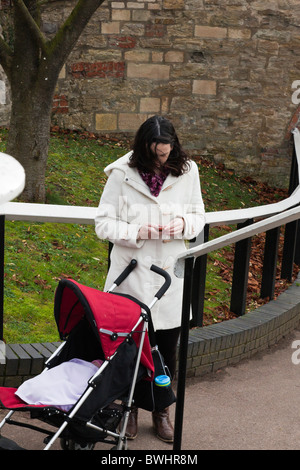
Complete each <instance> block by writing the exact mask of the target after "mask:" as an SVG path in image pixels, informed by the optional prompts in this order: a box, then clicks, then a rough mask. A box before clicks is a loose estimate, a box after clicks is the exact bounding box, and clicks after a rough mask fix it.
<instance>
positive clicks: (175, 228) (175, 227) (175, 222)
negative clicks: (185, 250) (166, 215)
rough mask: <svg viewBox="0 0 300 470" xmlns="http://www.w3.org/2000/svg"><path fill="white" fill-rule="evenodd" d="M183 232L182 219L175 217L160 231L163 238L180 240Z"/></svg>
mask: <svg viewBox="0 0 300 470" xmlns="http://www.w3.org/2000/svg"><path fill="white" fill-rule="evenodd" d="M183 230H184V220H183V218H182V217H175V219H172V220H171V222H170V223H169V224H168V225H165V226H164V227H163V230H162V235H163V238H165V237H169V238H180V237H179V235H182V232H183Z"/></svg>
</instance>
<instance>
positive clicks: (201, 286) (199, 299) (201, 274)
mask: <svg viewBox="0 0 300 470" xmlns="http://www.w3.org/2000/svg"><path fill="white" fill-rule="evenodd" d="M208 235H209V225H208V224H207V225H205V227H204V240H203V242H204V243H205V242H207V241H208ZM206 266H207V255H203V256H199V257H198V258H196V261H195V265H194V270H193V282H192V312H193V319H192V321H191V326H203V311H204V297H205V281H206Z"/></svg>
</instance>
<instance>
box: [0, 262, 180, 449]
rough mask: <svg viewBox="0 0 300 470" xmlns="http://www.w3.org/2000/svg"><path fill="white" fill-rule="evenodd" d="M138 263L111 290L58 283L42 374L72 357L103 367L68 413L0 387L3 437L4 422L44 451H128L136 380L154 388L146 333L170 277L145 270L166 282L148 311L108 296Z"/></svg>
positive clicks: (1, 445) (4, 443)
mask: <svg viewBox="0 0 300 470" xmlns="http://www.w3.org/2000/svg"><path fill="white" fill-rule="evenodd" d="M136 265H137V262H136V261H135V260H132V261H131V263H130V264H129V265H128V266H127V268H126V269H125V270H124V271H123V272H122V273H121V274H120V276H119V277H118V278H117V279H116V281H115V282H114V284H113V285H112V287H111V288H110V289H109V291H108V292H101V291H98V290H97V289H94V288H91V287H87V286H83V285H81V284H79V283H77V282H76V281H74V280H72V279H62V280H60V281H59V283H58V286H57V289H56V292H55V298H54V315H55V320H56V324H57V328H58V332H59V334H60V338H61V340H62V343H61V345H60V346H59V347H58V348H57V350H56V351H55V352H54V353H53V354H52V356H51V357H50V358H49V359H48V360H47V361H46V363H45V370H46V371H47V370H49V369H51V368H53V367H55V366H58V365H60V364H62V363H65V362H66V361H70V360H72V359H74V358H78V359H80V360H84V361H93V360H95V359H100V360H101V362H102V364H101V366H100V368H99V369H97V371H96V373H95V374H94V375H93V376H92V377H91V378H90V380H89V381H88V383H87V386H86V388H85V391H84V392H83V394H82V395H81V396H80V398H79V399H78V400H77V402H76V403H75V404H74V405H73V406H72V407H71V409H70V410H69V411H68V412H66V411H63V410H62V409H61V408H60V407H59V406H53V405H51V406H49V405H47V404H45V405H37V404H34V405H31V404H27V403H25V402H24V401H22V400H21V399H20V398H18V396H17V395H16V393H15V392H16V390H17V389H16V388H9V387H0V403H1V405H2V406H3V407H4V408H6V409H8V410H9V412H8V414H7V415H6V417H5V418H4V419H3V420H2V422H1V423H0V431H1V429H2V428H3V426H4V424H13V425H17V426H25V427H27V428H30V429H34V430H36V431H39V432H42V433H44V434H46V435H47V437H46V438H45V439H44V443H45V444H46V446H45V448H44V450H48V449H50V447H51V446H52V445H53V444H54V442H55V441H56V440H57V439H59V440H60V445H61V448H62V449H63V450H92V449H93V448H94V446H95V444H96V443H98V442H103V443H106V444H109V445H112V449H116V450H126V449H127V442H126V435H125V433H126V427H127V422H128V418H129V414H130V411H131V406H132V403H133V401H134V393H135V386H136V384H137V383H138V382H139V381H145V382H149V383H151V382H152V381H153V378H154V363H153V358H152V352H151V345H150V340H149V334H148V323H149V322H151V308H152V307H153V305H154V304H155V303H156V302H157V301H158V300H159V299H160V298H161V297H162V295H163V294H164V293H165V292H166V290H167V289H168V288H169V286H170V282H171V280H170V276H169V275H168V273H166V272H165V271H164V270H163V269H161V268H159V267H157V266H154V265H152V266H151V268H150V269H151V270H152V271H154V272H156V273H157V274H159V275H161V276H163V277H164V283H163V285H162V287H161V288H160V289H159V291H158V292H157V293H156V295H155V297H154V299H153V300H152V302H151V304H150V305H149V306H147V305H144V304H143V303H142V302H140V301H139V300H137V299H136V298H133V297H131V296H128V295H126V294H119V293H118V294H116V293H113V290H114V289H115V288H116V286H119V285H120V284H121V282H123V280H124V279H125V278H126V277H127V276H128V275H130V272H131V271H132V270H133V269H134V268H135V267H136ZM151 324H152V322H151ZM43 373H44V372H43ZM46 373H47V372H46ZM57 405H59V404H57ZM16 411H17V412H23V411H25V412H27V413H28V412H29V414H30V418H31V419H37V420H40V421H41V422H43V423H46V424H47V425H50V426H51V427H52V428H53V426H54V429H55V431H53V429H52V430H51V431H50V430H47V429H45V428H44V427H43V428H41V427H38V426H34V425H31V424H28V423H25V424H24V423H23V422H22V423H20V422H18V421H13V420H12V419H11V416H12V415H13V414H14V413H15V412H16ZM56 429H57V430H56ZM16 448H19V449H21V447H20V446H18V445H17V444H16V443H14V442H13V441H11V440H9V439H7V438H5V437H1V436H0V450H5V449H16Z"/></svg>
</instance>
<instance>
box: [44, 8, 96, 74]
mask: <svg viewBox="0 0 300 470" xmlns="http://www.w3.org/2000/svg"><path fill="white" fill-rule="evenodd" d="M104 1H105V0H78V2H77V4H76V5H75V7H74V9H73V11H72V12H71V14H70V15H69V17H68V18H67V20H66V21H65V23H64V24H63V25H62V26H61V28H60V29H59V30H58V32H57V34H56V36H55V37H54V38H53V39H52V40H51V41H50V42H49V43H48V44H47V49H48V52H49V53H50V54H51V55H52V56H54V55H55V56H56V58H57V59H58V60H59V62H60V63H61V65H63V64H64V62H65V61H66V59H67V57H68V55H69V54H70V52H71V50H72V49H73V47H74V45H75V43H76V41H77V40H78V38H79V36H80V34H81V33H82V31H83V30H84V28H85V26H86V25H87V23H88V22H89V20H90V18H91V16H92V15H93V13H94V12H95V11H96V10H97V9H98V8H99V6H100V5H102V3H104Z"/></svg>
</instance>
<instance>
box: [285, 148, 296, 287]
mask: <svg viewBox="0 0 300 470" xmlns="http://www.w3.org/2000/svg"><path fill="white" fill-rule="evenodd" d="M298 184H299V175H298V162H297V155H296V149H295V143H294V142H293V152H292V164H291V171H290V183H289V191H288V192H289V195H291V194H292V192H293V191H294V190H295V189H296V188H297V186H298ZM297 243H298V246H299V224H298V221H297V220H296V221H294V222H291V223H289V224H286V226H285V233H284V244H283V254H282V263H281V278H282V279H287V280H288V281H291V280H292V276H293V265H294V262H298V263H299V261H300V255H299V253H296V245H297Z"/></svg>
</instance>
